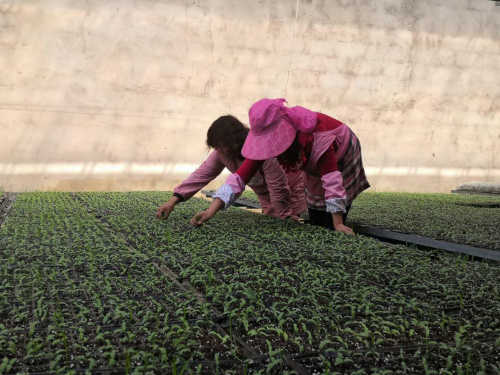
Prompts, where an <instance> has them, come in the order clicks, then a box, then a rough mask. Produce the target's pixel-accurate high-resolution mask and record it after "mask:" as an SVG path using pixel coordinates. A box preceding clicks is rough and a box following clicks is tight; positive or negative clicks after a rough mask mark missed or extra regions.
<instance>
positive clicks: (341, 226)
mask: <svg viewBox="0 0 500 375" xmlns="http://www.w3.org/2000/svg"><path fill="white" fill-rule="evenodd" d="M335 230H336V231H337V232H340V233H345V234H350V235H353V236H354V235H355V234H354V231H353V230H352V229H351V228H349V227H346V226H345V225H344V224H338V225H335Z"/></svg>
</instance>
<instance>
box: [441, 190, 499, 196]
mask: <svg viewBox="0 0 500 375" xmlns="http://www.w3.org/2000/svg"><path fill="white" fill-rule="evenodd" d="M451 192H452V193H453V194H464V195H483V196H489V197H497V198H498V195H499V194H495V193H482V192H480V191H471V190H452V191H451Z"/></svg>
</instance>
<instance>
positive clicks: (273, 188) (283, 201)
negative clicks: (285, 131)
mask: <svg viewBox="0 0 500 375" xmlns="http://www.w3.org/2000/svg"><path fill="white" fill-rule="evenodd" d="M262 169H263V172H264V179H265V181H266V185H267V189H268V190H269V197H270V199H271V204H272V205H273V207H274V209H275V211H276V213H277V214H278V217H279V218H281V219H286V218H288V217H290V215H291V214H292V209H291V207H290V187H289V186H288V179H287V177H286V174H285V172H284V171H283V169H282V168H281V167H280V165H279V163H278V161H277V160H276V159H270V160H268V161H266V162H265V163H264V165H263V168H262Z"/></svg>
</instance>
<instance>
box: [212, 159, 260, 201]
mask: <svg viewBox="0 0 500 375" xmlns="http://www.w3.org/2000/svg"><path fill="white" fill-rule="evenodd" d="M262 164H264V160H250V159H245V161H244V162H243V163H242V164H241V165H240V167H239V168H238V170H237V171H236V173H233V174H232V175H230V176H229V177H228V178H227V180H226V183H225V184H224V185H222V186H221V187H220V188H219V189H217V191H216V192H215V194H214V195H213V198H214V199H221V200H222V201H224V209H226V208H228V207H229V206H231V205H232V204H233V203H234V201H235V200H236V199H238V197H239V196H240V195H241V193H242V192H243V190H245V185H246V184H248V183H249V182H250V180H251V179H252V178H253V176H255V174H256V173H257V171H258V170H259V168H260V167H262Z"/></svg>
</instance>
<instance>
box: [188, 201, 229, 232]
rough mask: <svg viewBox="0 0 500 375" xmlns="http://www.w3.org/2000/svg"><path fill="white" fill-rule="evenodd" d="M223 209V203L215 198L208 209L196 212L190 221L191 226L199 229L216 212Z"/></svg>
mask: <svg viewBox="0 0 500 375" xmlns="http://www.w3.org/2000/svg"><path fill="white" fill-rule="evenodd" d="M223 208H224V202H223V201H222V200H221V199H220V198H215V199H214V201H213V202H212V204H211V205H210V207H209V208H208V209H207V210H205V211H201V212H198V213H197V214H196V215H194V217H193V218H192V219H191V225H194V226H195V227H201V226H202V225H203V223H204V222H206V221H208V220H210V219H211V218H212V217H213V216H214V215H215V214H216V213H217V212H219V211H220V210H222V209H223Z"/></svg>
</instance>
